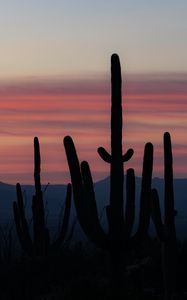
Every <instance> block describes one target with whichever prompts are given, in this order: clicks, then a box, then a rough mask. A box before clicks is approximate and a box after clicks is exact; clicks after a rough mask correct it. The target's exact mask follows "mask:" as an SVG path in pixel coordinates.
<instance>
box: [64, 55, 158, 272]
mask: <svg viewBox="0 0 187 300" xmlns="http://www.w3.org/2000/svg"><path fill="white" fill-rule="evenodd" d="M111 71H112V80H111V83H112V108H111V155H110V154H109V153H108V152H107V151H106V150H105V149H104V148H102V147H100V148H99V149H98V152H99V155H100V156H101V158H102V159H103V160H104V161H106V162H107V163H110V165H111V169H110V204H109V205H108V206H107V207H106V213H107V219H108V224H109V233H105V232H104V230H103V229H102V227H101V225H100V222H99V217H98V212H97V205H96V200H95V194H94V188H93V181H92V176H91V171H90V168H89V165H88V163H87V162H86V161H83V162H82V163H79V160H78V156H77V153H76V149H75V146H74V143H73V140H72V138H71V137H69V136H66V137H65V138H64V146H65V150H66V156H67V160H68V164H69V169H70V174H71V180H72V186H73V193H74V202H75V207H76V211H77V216H78V219H79V222H80V225H81V226H82V229H83V231H84V232H85V234H86V235H87V236H88V238H89V239H90V240H91V241H92V242H94V243H95V244H96V246H98V247H101V248H103V249H109V250H110V252H111V255H112V260H113V262H114V265H115V266H117V267H119V262H120V259H121V256H122V253H123V251H124V249H125V248H126V247H129V245H130V244H131V241H132V240H133V241H134V240H135V239H134V238H131V231H132V226H133V223H134V205H135V203H134V202H135V175H134V170H133V169H129V170H127V181H126V192H127V197H126V210H125V216H124V207H123V203H124V199H123V181H124V169H123V163H124V162H125V161H127V160H129V159H130V158H131V156H132V155H133V150H132V149H129V150H128V151H127V152H126V153H125V154H124V155H122V104H121V102H122V99H121V70H120V62H119V58H118V56H117V55H116V54H114V55H112V59H111ZM152 165H153V146H152V144H151V143H147V144H146V146H145V151H144V163H143V172H142V189H141V196H140V219H139V227H138V231H137V233H136V235H135V237H136V238H141V237H143V236H144V235H146V233H147V230H148V226H149V219H150V196H151V177H152ZM136 240H137V239H136Z"/></svg>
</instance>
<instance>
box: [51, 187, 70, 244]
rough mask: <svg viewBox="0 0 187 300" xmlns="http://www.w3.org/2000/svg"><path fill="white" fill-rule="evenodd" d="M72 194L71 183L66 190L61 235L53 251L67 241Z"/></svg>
mask: <svg viewBox="0 0 187 300" xmlns="http://www.w3.org/2000/svg"><path fill="white" fill-rule="evenodd" d="M71 194H72V190H71V184H70V183H69V184H68V185H67V190H66V199H65V210H64V217H63V222H62V226H61V230H60V234H59V236H58V238H57V239H56V241H55V242H54V243H53V244H52V249H56V248H57V247H59V246H60V245H61V244H62V242H63V241H64V240H65V237H66V234H67V230H68V224H69V219H70V210H71Z"/></svg>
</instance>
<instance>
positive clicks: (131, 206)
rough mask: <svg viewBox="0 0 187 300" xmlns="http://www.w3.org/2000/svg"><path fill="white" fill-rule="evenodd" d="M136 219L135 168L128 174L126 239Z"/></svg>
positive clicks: (129, 170)
mask: <svg viewBox="0 0 187 300" xmlns="http://www.w3.org/2000/svg"><path fill="white" fill-rule="evenodd" d="M134 219H135V174H134V170H133V169H128V170H127V175H126V207H125V239H126V240H127V239H129V238H130V234H131V231H132V228H133V224H134Z"/></svg>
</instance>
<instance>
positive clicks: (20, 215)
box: [13, 183, 32, 254]
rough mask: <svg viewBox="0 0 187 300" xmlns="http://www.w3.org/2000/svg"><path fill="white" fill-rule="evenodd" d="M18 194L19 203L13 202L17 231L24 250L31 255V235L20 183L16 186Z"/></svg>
mask: <svg viewBox="0 0 187 300" xmlns="http://www.w3.org/2000/svg"><path fill="white" fill-rule="evenodd" d="M16 192H17V202H16V201H14V202H13V212H14V220H15V224H16V231H17V234H18V238H19V241H20V244H21V246H22V248H23V250H24V251H26V252H27V253H28V254H31V253H32V240H31V237H30V234H29V227H28V223H27V220H26V218H25V211H24V205H23V195H22V191H21V186H20V184H19V183H18V184H17V185H16Z"/></svg>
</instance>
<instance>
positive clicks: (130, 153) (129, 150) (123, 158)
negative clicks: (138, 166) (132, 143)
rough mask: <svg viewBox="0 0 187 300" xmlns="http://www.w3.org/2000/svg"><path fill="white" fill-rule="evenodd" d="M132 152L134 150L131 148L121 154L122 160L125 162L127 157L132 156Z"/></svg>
mask: <svg viewBox="0 0 187 300" xmlns="http://www.w3.org/2000/svg"><path fill="white" fill-rule="evenodd" d="M133 154H134V150H133V149H131V148H130V149H128V150H127V152H126V153H125V154H123V156H122V161H123V162H126V161H128V160H129V159H131V157H132V156H133Z"/></svg>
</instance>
